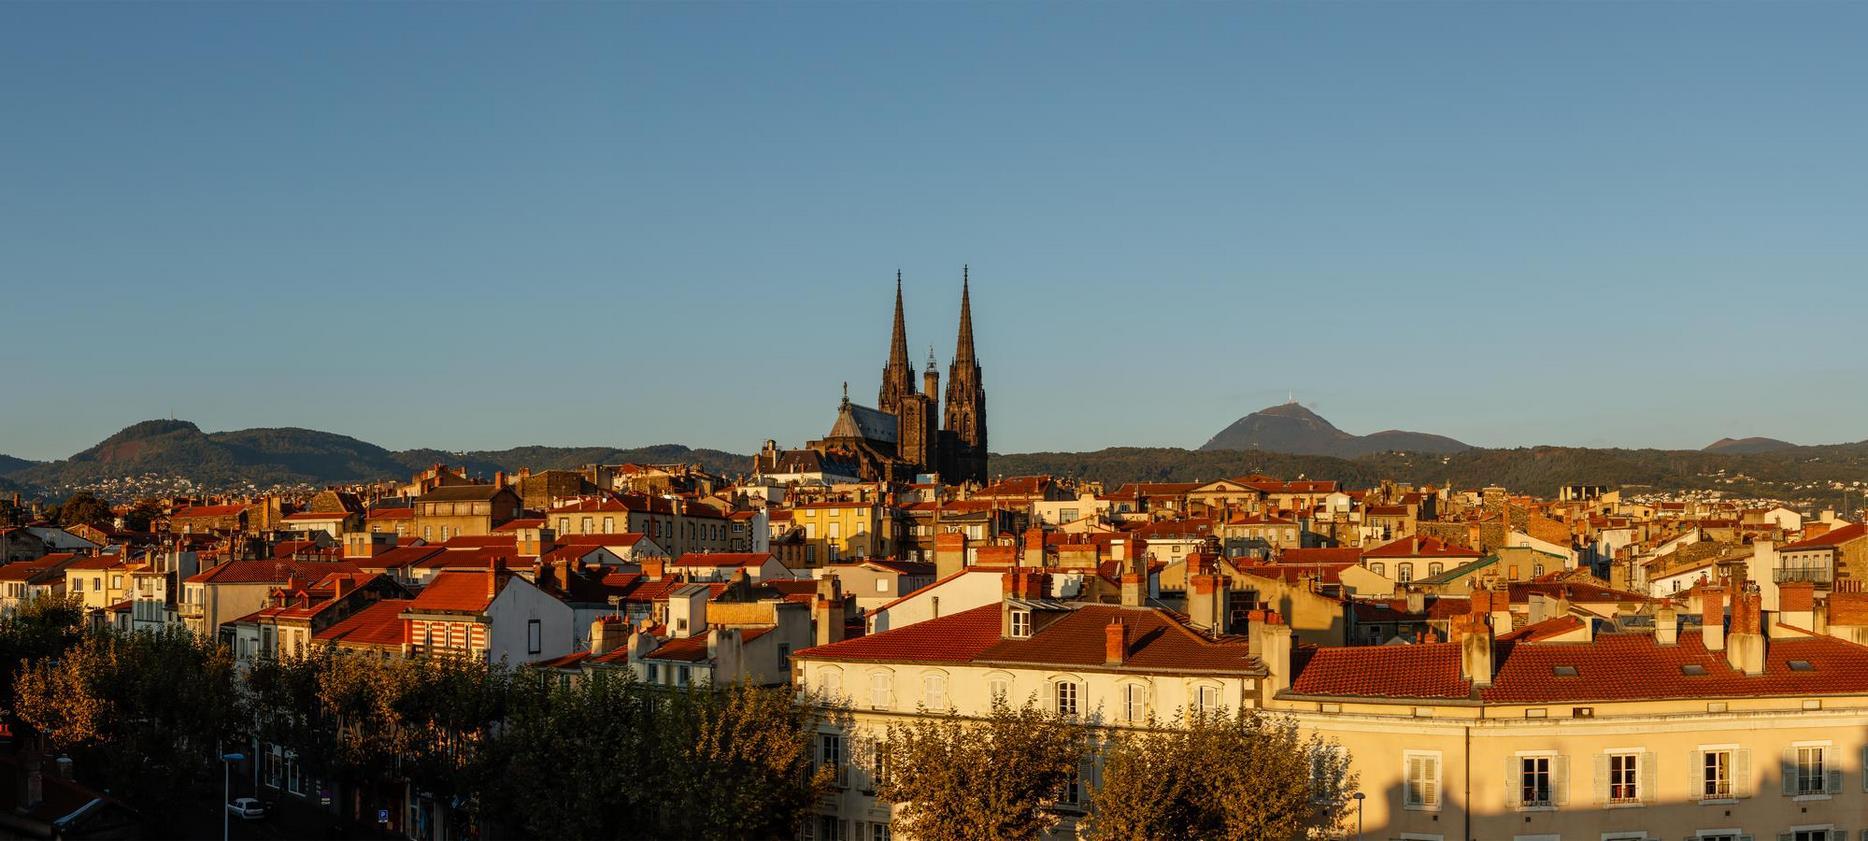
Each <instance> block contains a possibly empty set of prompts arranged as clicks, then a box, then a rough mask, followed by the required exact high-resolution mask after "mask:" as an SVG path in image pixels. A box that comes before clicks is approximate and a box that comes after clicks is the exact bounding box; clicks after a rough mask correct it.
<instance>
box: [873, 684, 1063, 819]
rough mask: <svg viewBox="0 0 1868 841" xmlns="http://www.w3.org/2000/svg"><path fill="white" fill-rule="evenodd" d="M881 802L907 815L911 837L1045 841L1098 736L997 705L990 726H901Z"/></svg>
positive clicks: (935, 720) (960, 722)
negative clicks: (1060, 802) (1042, 837)
mask: <svg viewBox="0 0 1868 841" xmlns="http://www.w3.org/2000/svg"><path fill="white" fill-rule="evenodd" d="M881 750H883V751H884V757H885V760H884V764H885V769H886V771H885V773H884V774H883V778H882V782H881V783H880V784H879V785H878V787H877V792H876V793H877V796H879V797H881V798H882V799H884V800H889V801H893V802H896V803H899V804H901V805H902V811H901V812H900V813H899V814H898V815H897V817H896V821H895V824H896V826H897V828H898V829H899V830H900V831H901V833H902V834H903V835H905V836H910V837H913V838H917V839H926V841H947V840H948V839H953V840H954V841H959V839H972V838H1009V839H1029V838H1036V837H1037V836H1038V835H1040V834H1042V833H1043V832H1045V831H1046V830H1049V829H1050V828H1051V827H1052V826H1054V825H1056V823H1057V821H1058V817H1057V815H1056V813H1055V812H1054V811H1053V807H1054V806H1055V805H1056V804H1057V801H1058V796H1059V794H1060V793H1061V792H1062V791H1063V790H1064V787H1065V786H1066V785H1068V784H1069V783H1070V781H1071V780H1072V779H1074V778H1075V776H1076V774H1077V771H1078V767H1079V765H1080V764H1081V763H1082V761H1083V759H1084V756H1085V754H1086V752H1087V751H1088V750H1089V731H1088V728H1087V727H1086V726H1085V725H1083V724H1080V723H1078V722H1076V721H1073V720H1070V719H1066V718H1063V717H1060V716H1058V715H1056V714H1054V713H1049V712H1045V711H1043V710H1041V709H1038V708H1037V707H1036V706H1035V705H1033V704H1032V703H1030V702H1027V703H1026V704H1025V705H1024V706H1022V707H1019V708H1016V709H1014V708H1013V707H1011V706H1009V705H1007V704H1006V703H1005V702H1004V700H1003V699H995V701H994V703H993V708H992V711H991V713H990V714H988V715H987V716H986V717H984V718H980V719H970V718H963V717H961V716H959V715H947V716H938V717H935V716H924V717H920V718H917V719H915V720H914V721H912V722H910V723H907V724H898V725H891V726H890V727H889V728H888V735H887V737H886V740H885V744H884V745H882V746H881Z"/></svg>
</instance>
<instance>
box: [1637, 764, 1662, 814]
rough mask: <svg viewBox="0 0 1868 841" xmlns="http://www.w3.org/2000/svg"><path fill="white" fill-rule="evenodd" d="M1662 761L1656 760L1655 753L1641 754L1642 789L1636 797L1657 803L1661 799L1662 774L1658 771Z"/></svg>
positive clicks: (1644, 801) (1646, 801)
mask: <svg viewBox="0 0 1868 841" xmlns="http://www.w3.org/2000/svg"><path fill="white" fill-rule="evenodd" d="M1659 766H1660V763H1658V762H1655V761H1654V754H1652V753H1643V754H1641V768H1640V771H1641V790H1640V791H1637V792H1635V799H1636V800H1639V801H1641V802H1643V803H1655V802H1658V801H1659V800H1660V796H1659V795H1660V792H1659V790H1658V789H1659V783H1658V782H1657V781H1658V780H1659V779H1660V775H1659V774H1658V773H1656V770H1657V769H1658V768H1659Z"/></svg>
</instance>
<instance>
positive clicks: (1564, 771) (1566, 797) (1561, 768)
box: [1550, 756, 1570, 806]
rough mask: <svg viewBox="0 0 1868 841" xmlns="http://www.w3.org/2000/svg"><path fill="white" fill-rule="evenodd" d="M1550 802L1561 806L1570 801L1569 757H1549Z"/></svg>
mask: <svg viewBox="0 0 1868 841" xmlns="http://www.w3.org/2000/svg"><path fill="white" fill-rule="evenodd" d="M1550 802H1551V803H1552V804H1554V805H1557V806H1562V805H1564V804H1566V803H1568V802H1570V758H1569V757H1567V756H1553V757H1551V758H1550Z"/></svg>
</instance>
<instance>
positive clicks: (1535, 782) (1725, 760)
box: [1402, 742, 1868, 810]
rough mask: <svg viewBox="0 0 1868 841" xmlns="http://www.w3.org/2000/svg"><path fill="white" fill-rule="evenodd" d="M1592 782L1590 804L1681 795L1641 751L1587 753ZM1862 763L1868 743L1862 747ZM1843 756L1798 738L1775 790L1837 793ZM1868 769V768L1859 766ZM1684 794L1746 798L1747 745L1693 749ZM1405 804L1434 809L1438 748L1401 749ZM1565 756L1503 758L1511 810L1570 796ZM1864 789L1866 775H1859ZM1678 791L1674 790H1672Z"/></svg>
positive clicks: (1711, 799)
mask: <svg viewBox="0 0 1868 841" xmlns="http://www.w3.org/2000/svg"><path fill="white" fill-rule="evenodd" d="M1591 759H1592V761H1593V763H1594V766H1595V767H1594V774H1593V775H1592V776H1593V780H1594V784H1595V789H1594V796H1593V797H1592V798H1591V803H1592V805H1597V806H1638V805H1643V804H1649V803H1657V802H1662V801H1664V800H1667V799H1669V795H1671V796H1672V797H1675V798H1677V797H1679V796H1680V794H1675V793H1672V792H1667V791H1663V790H1662V789H1661V785H1660V783H1659V781H1658V780H1659V773H1658V772H1659V770H1660V769H1659V761H1658V760H1657V759H1656V757H1655V755H1654V754H1653V753H1651V752H1648V751H1644V750H1640V749H1634V748H1630V749H1618V750H1609V751H1604V752H1602V753H1599V754H1595V755H1594V756H1592V757H1591ZM1862 759H1863V760H1864V762H1865V763H1868V748H1865V749H1864V750H1863V753H1862ZM1840 765H1841V762H1840V759H1839V757H1838V756H1837V754H1836V748H1835V747H1834V746H1833V745H1831V744H1829V743H1826V742H1798V743H1795V744H1792V745H1791V746H1789V747H1787V748H1785V749H1784V752H1783V755H1782V756H1781V758H1780V764H1779V772H1778V777H1779V783H1780V790H1781V793H1782V794H1783V796H1785V797H1807V798H1825V797H1828V796H1831V795H1835V794H1840V793H1841V791H1842V770H1841V768H1840ZM1865 767H1868V766H1865ZM1682 771H1684V776H1685V780H1684V791H1682V792H1680V793H1681V794H1684V795H1685V796H1686V797H1687V799H1688V800H1692V801H1698V802H1701V803H1720V802H1728V801H1732V800H1737V799H1740V798H1745V797H1750V796H1752V791H1751V784H1752V774H1751V751H1749V750H1746V749H1743V748H1738V747H1733V746H1727V745H1710V746H1703V747H1700V748H1698V749H1695V750H1694V751H1692V752H1691V753H1690V755H1689V756H1688V757H1687V758H1686V761H1685V762H1684V763H1683V768H1682ZM1402 774H1403V779H1404V780H1405V786H1404V790H1403V798H1404V800H1403V805H1404V806H1406V807H1407V808H1409V809H1422V810H1437V809H1439V808H1440V790H1441V780H1440V754H1439V753H1438V752H1435V751H1407V752H1406V753H1405V754H1404V758H1403V769H1402ZM1570 777H1571V775H1570V766H1569V757H1568V756H1565V755H1562V754H1559V753H1555V752H1535V753H1522V754H1518V755H1516V756H1512V757H1509V758H1507V759H1506V761H1505V780H1506V788H1505V797H1506V803H1507V805H1508V806H1511V807H1512V808H1517V809H1533V810H1534V809H1550V808H1556V807H1559V806H1563V805H1566V804H1568V803H1569V802H1570V794H1569V785H1570ZM1863 790H1864V791H1868V774H1864V775H1863ZM1676 791H1678V790H1676Z"/></svg>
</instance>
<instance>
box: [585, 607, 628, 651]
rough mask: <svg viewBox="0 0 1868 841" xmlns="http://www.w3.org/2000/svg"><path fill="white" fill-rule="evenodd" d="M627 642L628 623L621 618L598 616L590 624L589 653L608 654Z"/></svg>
mask: <svg viewBox="0 0 1868 841" xmlns="http://www.w3.org/2000/svg"><path fill="white" fill-rule="evenodd" d="M628 641H629V623H628V622H625V621H623V619H622V618H621V617H616V616H600V617H598V618H597V619H596V620H595V621H593V622H591V623H590V653H591V654H592V655H600V654H608V653H610V652H611V651H614V650H616V647H617V646H619V645H622V644H623V643H625V642H628Z"/></svg>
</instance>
